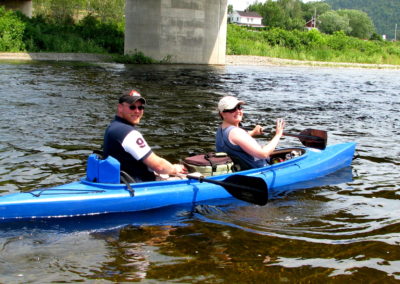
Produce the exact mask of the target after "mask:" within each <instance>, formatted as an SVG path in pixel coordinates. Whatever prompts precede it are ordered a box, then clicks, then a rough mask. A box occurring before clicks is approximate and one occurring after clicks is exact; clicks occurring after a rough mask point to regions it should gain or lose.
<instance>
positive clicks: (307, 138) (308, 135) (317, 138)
mask: <svg viewBox="0 0 400 284" xmlns="http://www.w3.org/2000/svg"><path fill="white" fill-rule="evenodd" d="M244 129H245V130H249V131H251V130H253V128H250V127H244ZM264 135H267V134H266V133H265V134H264ZM283 135H284V136H291V137H297V138H299V140H300V142H301V143H302V144H303V145H304V146H306V147H310V148H316V149H320V150H324V149H325V148H326V144H327V140H328V133H327V132H326V131H325V130H318V129H310V128H308V129H305V130H303V131H302V132H300V134H292V133H287V132H283Z"/></svg>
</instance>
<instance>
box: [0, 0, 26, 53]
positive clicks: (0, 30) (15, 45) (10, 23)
mask: <svg viewBox="0 0 400 284" xmlns="http://www.w3.org/2000/svg"><path fill="white" fill-rule="evenodd" d="M21 17H24V16H23V15H22V14H21V13H18V12H17V13H16V12H12V11H7V10H5V8H4V7H3V6H0V51H13V52H15V51H20V50H23V49H24V48H25V44H24V41H23V35H24V30H25V23H24V22H23V21H22V20H21Z"/></svg>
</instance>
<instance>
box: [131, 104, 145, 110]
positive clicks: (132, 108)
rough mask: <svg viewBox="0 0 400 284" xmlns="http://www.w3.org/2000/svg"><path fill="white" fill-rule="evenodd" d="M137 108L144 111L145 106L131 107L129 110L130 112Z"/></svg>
mask: <svg viewBox="0 0 400 284" xmlns="http://www.w3.org/2000/svg"><path fill="white" fill-rule="evenodd" d="M136 108H137V109H138V110H144V106H135V105H131V106H129V109H130V110H135V109H136Z"/></svg>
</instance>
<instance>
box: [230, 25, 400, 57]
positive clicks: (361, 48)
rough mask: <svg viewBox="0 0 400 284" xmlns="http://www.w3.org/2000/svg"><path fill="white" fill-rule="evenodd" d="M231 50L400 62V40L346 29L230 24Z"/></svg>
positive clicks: (276, 54) (245, 52) (255, 53)
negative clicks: (352, 33)
mask: <svg viewBox="0 0 400 284" xmlns="http://www.w3.org/2000/svg"><path fill="white" fill-rule="evenodd" d="M227 53H228V54H243V55H261V56H271V57H281V58H289V59H301V60H317V61H337V62H354V63H379V64H400V56H399V54H400V44H398V43H393V42H387V41H382V40H361V39H358V38H355V37H350V36H347V35H346V34H345V33H344V32H343V31H338V32H334V33H333V34H332V35H327V34H323V33H321V32H319V31H318V30H311V31H298V30H294V31H287V30H283V29H279V28H273V29H265V30H262V31H255V30H251V29H250V28H244V27H239V26H236V25H228V38H227Z"/></svg>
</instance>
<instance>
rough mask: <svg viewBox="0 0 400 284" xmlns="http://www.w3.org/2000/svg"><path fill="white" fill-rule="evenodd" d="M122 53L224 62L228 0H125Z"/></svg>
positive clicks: (173, 60) (190, 61)
mask: <svg viewBox="0 0 400 284" xmlns="http://www.w3.org/2000/svg"><path fill="white" fill-rule="evenodd" d="M125 19H126V26H125V54H132V53H135V52H139V51H140V52H143V53H144V54H145V55H146V56H150V57H152V58H154V59H156V60H163V59H164V60H168V62H171V63H184V64H225V52H226V28H227V0H146V1H143V0H126V6H125Z"/></svg>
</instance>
